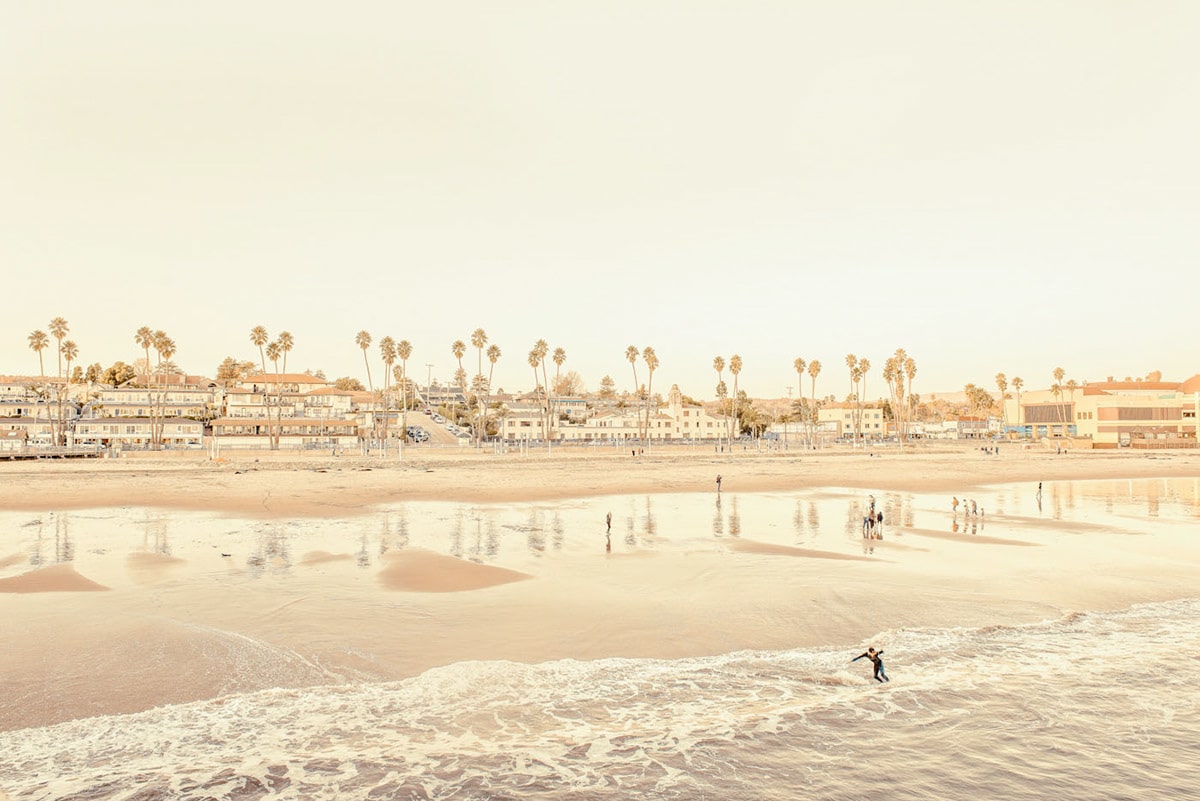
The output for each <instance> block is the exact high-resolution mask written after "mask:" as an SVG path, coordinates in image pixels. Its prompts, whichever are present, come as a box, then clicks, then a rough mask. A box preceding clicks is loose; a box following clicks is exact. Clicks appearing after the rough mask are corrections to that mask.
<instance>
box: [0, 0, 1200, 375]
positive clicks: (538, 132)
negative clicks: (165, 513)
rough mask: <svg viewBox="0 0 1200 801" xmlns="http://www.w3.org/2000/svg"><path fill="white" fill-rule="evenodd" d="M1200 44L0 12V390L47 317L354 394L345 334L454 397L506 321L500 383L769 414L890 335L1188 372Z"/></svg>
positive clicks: (127, 342) (650, 9)
mask: <svg viewBox="0 0 1200 801" xmlns="http://www.w3.org/2000/svg"><path fill="white" fill-rule="evenodd" d="M1198 41H1200V3H1196V2H1102V1H1099V0H1079V1H1078V2H1046V0H1037V2H991V3H985V2H961V0H946V2H858V3H854V2H828V1H827V0H820V1H815V0H814V1H813V2H803V1H801V0H795V1H794V2H702V1H701V0H688V1H687V2H653V1H652V0H636V2H621V1H618V0H607V1H606V2H571V0H558V1H557V2H521V1H520V0H514V2H504V3H496V2H470V3H469V2H459V3H404V2H358V3H355V2H343V3H303V2H253V3H246V2H205V3H183V2H162V0H145V1H144V2H136V1H134V0H128V1H124V2H113V3H95V2H60V3H50V2H45V3H29V2H18V1H17V0H0V181H2V185H3V189H2V190H0V263H2V264H3V272H4V278H3V280H2V281H0V287H2V289H0V297H3V299H4V304H3V311H2V312H0V373H24V374H29V373H34V374H36V372H37V358H36V356H35V354H34V353H33V352H32V351H30V350H29V348H28V346H27V341H26V337H27V336H28V334H29V333H30V332H31V331H32V330H33V329H35V328H43V329H44V328H45V327H46V324H47V322H48V321H49V320H50V319H51V318H52V317H55V316H62V317H65V318H67V319H68V320H69V322H70V323H71V334H70V336H71V338H72V339H74V340H75V341H76V342H77V343H78V345H79V349H80V361H81V362H82V363H83V364H85V365H86V364H88V363H90V362H93V361H100V362H102V363H103V364H104V365H105V366H107V365H109V364H111V363H112V362H113V361H115V360H118V359H122V360H125V361H132V360H133V359H135V358H137V357H138V356H139V355H140V351H139V350H138V349H137V347H136V346H135V344H134V342H133V333H134V331H135V330H136V329H137V328H138V327H140V326H142V325H149V326H150V327H151V328H161V329H164V330H166V331H167V333H169V334H170V335H171V336H172V337H173V338H174V339H175V341H176V343H177V344H178V347H179V352H178V354H177V356H176V361H178V362H179V363H180V364H181V366H183V367H184V368H185V369H187V370H188V371H189V372H192V373H201V374H208V375H212V374H213V373H214V372H215V370H216V366H217V364H218V363H219V362H220V361H221V359H223V358H224V357H225V356H228V355H232V356H236V357H239V358H247V359H248V358H257V351H256V349H255V348H254V347H253V346H252V345H251V344H250V341H249V330H250V328H251V327H253V326H254V325H257V324H262V325H264V326H266V327H267V329H268V330H269V332H270V333H271V334H272V335H275V334H277V333H278V332H279V331H281V330H284V329H286V330H289V331H291V332H292V334H293V335H294V337H295V340H296V347H295V349H294V350H293V351H292V353H291V355H290V356H289V361H288V367H289V370H293V371H299V370H303V369H305V368H311V369H314V370H315V369H323V370H324V371H325V372H326V374H327V375H328V376H329V377H330V378H331V379H332V378H334V377H337V376H341V375H353V376H355V377H358V378H360V379H363V380H364V381H365V378H366V373H365V370H364V368H363V359H362V351H360V350H359V349H358V347H357V346H356V345H355V344H354V335H355V333H356V332H357V331H359V330H360V329H366V330H368V331H369V332H370V333H371V334H372V335H373V337H374V338H375V340H376V341H378V340H379V339H380V338H382V337H383V336H385V335H390V336H392V337H394V338H395V339H402V338H404V339H408V340H410V341H411V342H412V344H413V346H414V354H413V357H412V359H411V360H410V374H412V375H414V376H416V377H419V380H421V381H424V380H425V376H426V375H427V373H428V372H429V370H428V369H427V368H426V366H425V365H426V364H433V367H432V374H433V376H434V377H436V378H439V379H441V380H443V381H445V380H448V379H450V378H451V376H452V374H453V371H454V369H455V363H454V360H453V357H452V356H451V354H450V344H451V342H453V341H454V340H455V339H462V340H464V341H467V342H468V344H469V337H470V333H471V331H472V330H474V329H475V328H477V327H482V328H484V329H485V330H486V331H487V333H488V335H489V337H490V339H491V341H492V342H495V343H496V344H498V345H499V346H500V347H501V349H502V350H503V354H504V355H503V356H502V358H501V360H500V362H499V364H498V365H497V370H496V383H497V385H498V386H501V387H504V388H505V389H508V390H516V389H528V388H529V387H530V386H531V385H532V377H531V375H530V374H531V370H530V369H529V367H528V364H527V361H526V359H527V354H528V352H529V350H530V348H531V347H532V345H533V343H534V341H535V340H537V339H538V338H544V339H546V340H547V341H548V342H549V344H550V347H551V348H555V347H562V348H564V349H565V350H566V351H567V356H568V359H567V363H566V365H565V369H575V370H578V371H579V372H580V373H581V374H582V375H583V377H584V380H585V382H586V383H587V386H588V388H589V389H592V390H595V389H597V388H598V385H599V382H600V379H601V377H602V376H604V375H605V374H608V375H611V376H612V377H613V378H614V380H615V381H616V383H617V387H618V388H619V389H628V388H630V387H631V385H632V376H631V371H630V367H629V364H628V362H627V361H625V358H624V352H625V348H626V346H628V345H631V344H632V345H636V346H638V348H639V349H640V348H643V347H645V346H646V345H652V346H653V347H654V348H655V350H656V351H657V353H658V356H659V358H660V360H661V366H660V368H659V371H658V372H657V374H656V376H655V387H656V388H661V389H662V390H664V391H665V390H666V389H667V388H668V387H669V386H670V384H672V383H678V384H679V385H680V387H681V389H683V391H684V392H685V393H687V394H689V395H693V396H695V397H697V398H711V397H712V396H713V387H714V385H715V383H716V375H715V373H714V372H713V370H712V367H711V365H712V360H713V357H714V356H716V355H722V356H724V357H725V358H726V359H727V360H728V358H729V357H730V356H731V355H732V354H734V353H738V354H740V355H741V356H742V358H743V360H744V362H745V367H744V369H743V372H742V375H741V378H740V385H741V387H742V388H744V389H746V390H747V391H748V392H749V393H750V394H751V395H755V396H771V397H778V396H781V395H783V394H784V393H785V388H786V387H788V386H793V387H794V386H795V383H796V381H795V378H796V377H795V373H794V371H793V370H792V362H793V360H794V359H795V358H796V357H798V356H799V357H803V358H804V359H806V360H811V359H814V358H816V359H819V360H820V361H821V362H822V363H823V365H824V370H823V372H822V374H821V377H820V378H819V379H818V384H817V391H818V394H820V395H824V394H826V393H829V392H836V393H837V394H838V395H839V396H841V395H844V394H845V393H846V391H847V389H848V387H847V384H848V378H847V371H846V366H845V356H846V354H847V353H855V354H857V355H858V356H860V357H861V356H865V357H867V358H869V359H870V360H871V362H872V364H873V368H872V372H871V374H870V376H869V377H868V381H869V382H870V383H869V385H868V395H871V396H875V395H877V394H881V393H882V390H883V382H882V379H881V377H880V372H881V370H882V367H883V362H884V360H885V359H886V358H887V357H888V355H889V354H891V352H892V351H893V350H895V349H896V348H897V347H904V348H906V349H907V351H908V353H909V354H910V355H911V356H913V357H914V358H915V359H916V362H917V365H918V371H919V372H918V375H917V380H916V385H915V387H914V389H915V390H916V391H917V392H918V393H923V394H926V395H927V394H928V393H931V392H938V391H944V392H954V391H961V389H962V387H963V385H964V384H966V383H968V382H973V383H976V384H981V385H983V386H985V387H987V388H989V389H994V383H993V376H994V375H995V374H996V373H997V372H1000V371H1003V372H1006V373H1007V374H1008V376H1009V378H1010V379H1011V378H1012V377H1013V376H1015V375H1019V376H1021V377H1022V378H1024V379H1025V382H1026V386H1027V387H1029V388H1030V389H1033V388H1037V387H1044V386H1046V385H1048V384H1049V383H1050V381H1051V379H1050V373H1051V371H1052V370H1053V369H1054V368H1055V367H1057V366H1062V367H1064V368H1065V369H1066V371H1067V375H1068V377H1070V378H1075V379H1077V380H1079V381H1083V380H1085V379H1089V380H1102V379H1103V378H1104V377H1105V376H1107V375H1116V376H1117V377H1124V376H1126V375H1133V376H1139V375H1143V374H1145V373H1146V372H1148V371H1150V370H1155V369H1157V370H1161V371H1162V372H1163V374H1164V377H1165V378H1168V379H1178V380H1182V379H1183V378H1186V377H1188V376H1190V375H1192V374H1194V373H1196V372H1200V359H1198V358H1197V353H1198V350H1197V347H1196V345H1197V339H1198V338H1200V331H1198V329H1197V325H1196V323H1195V320H1196V319H1197V315H1196V306H1197V303H1200V277H1198V276H1200V270H1197V268H1196V261H1197V259H1196V257H1197V254H1198V251H1200V245H1198V242H1197V236H1198V233H1200V226H1198V221H1200V157H1198V156H1197V148H1198V147H1200V47H1197V46H1196V43H1197V42H1198ZM46 355H47V357H48V362H47V364H48V367H49V368H50V369H51V371H53V369H54V368H53V364H54V357H53V354H52V353H51V352H49V351H47V354H46ZM370 358H371V360H372V368H371V369H372V372H373V376H374V377H375V378H376V379H377V380H378V379H379V378H380V376H381V372H382V368H381V366H380V363H379V358H378V351H377V349H376V348H375V347H374V346H372V349H371V351H370ZM465 361H466V363H467V366H468V371H469V372H474V363H475V361H474V353H473V351H471V352H470V354H469V356H468V358H467V359H466V360H465ZM485 366H486V362H485ZM551 368H553V365H551ZM551 371H552V370H551ZM638 371H639V376H638V377H639V379H640V380H642V381H644V380H645V368H644V366H643V365H642V364H641V363H640V362H639V365H638ZM727 377H728V376H727ZM871 384H873V386H871ZM807 392H808V382H807V380H806V381H805V393H806V394H807Z"/></svg>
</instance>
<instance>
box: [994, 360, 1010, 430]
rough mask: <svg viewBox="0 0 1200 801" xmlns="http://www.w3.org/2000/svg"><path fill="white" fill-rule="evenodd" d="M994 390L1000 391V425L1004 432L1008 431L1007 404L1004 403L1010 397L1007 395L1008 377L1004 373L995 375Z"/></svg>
mask: <svg viewBox="0 0 1200 801" xmlns="http://www.w3.org/2000/svg"><path fill="white" fill-rule="evenodd" d="M996 389H998V390H1000V424H1001V425H1002V426H1003V427H1004V430H1005V432H1007V431H1008V404H1007V403H1005V401H1006V400H1008V398H1009V397H1010V396H1009V394H1008V376H1006V375H1004V373H996Z"/></svg>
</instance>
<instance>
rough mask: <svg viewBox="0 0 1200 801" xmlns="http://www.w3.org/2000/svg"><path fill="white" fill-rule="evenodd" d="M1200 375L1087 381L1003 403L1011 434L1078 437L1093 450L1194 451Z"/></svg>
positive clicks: (1039, 391) (1032, 392)
mask: <svg viewBox="0 0 1200 801" xmlns="http://www.w3.org/2000/svg"><path fill="white" fill-rule="evenodd" d="M1198 404H1200V375H1195V376H1192V377H1191V378H1189V379H1188V380H1186V381H1179V382H1175V381H1114V380H1113V379H1112V378H1111V377H1110V378H1109V379H1107V380H1105V381H1095V382H1084V383H1083V384H1082V385H1080V386H1078V387H1076V388H1075V390H1074V392H1072V391H1070V390H1061V391H1060V392H1058V393H1055V392H1053V391H1052V390H1048V389H1046V390H1033V391H1029V392H1022V393H1021V401H1020V404H1019V405H1018V404H1017V402H1016V399H1015V398H1014V399H1011V400H1009V401H1007V402H1006V404H1005V413H1006V415H1007V419H1008V421H1009V430H1010V431H1014V432H1016V433H1017V434H1019V435H1021V436H1025V437H1034V438H1043V437H1047V438H1064V437H1075V438H1078V439H1079V440H1081V442H1080V443H1079V444H1083V442H1087V443H1089V444H1090V445H1091V447H1093V448H1118V447H1134V448H1179V447H1188V448H1190V447H1196V443H1197V416H1196V408H1197V405H1198Z"/></svg>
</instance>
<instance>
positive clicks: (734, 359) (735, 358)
mask: <svg viewBox="0 0 1200 801" xmlns="http://www.w3.org/2000/svg"><path fill="white" fill-rule="evenodd" d="M741 372H742V357H741V356H739V355H737V354H736V353H735V354H733V355H732V356H730V357H729V374H730V375H732V376H733V419H734V420H735V421H737V422H736V425H737V427H738V431H737V433H738V436H741V433H742V430H741V424H742V414H741V396H740V395H739V394H738V376H739V375H741ZM729 442H730V445H732V444H733V440H732V438H731V439H730V441H729Z"/></svg>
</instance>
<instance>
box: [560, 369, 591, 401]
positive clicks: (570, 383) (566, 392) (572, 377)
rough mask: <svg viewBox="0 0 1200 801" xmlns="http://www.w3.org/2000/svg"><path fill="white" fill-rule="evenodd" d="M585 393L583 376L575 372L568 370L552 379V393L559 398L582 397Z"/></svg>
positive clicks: (585, 387)
mask: <svg viewBox="0 0 1200 801" xmlns="http://www.w3.org/2000/svg"><path fill="white" fill-rule="evenodd" d="M586 392H587V386H586V385H585V384H584V382H583V376H581V375H580V374H579V373H578V372H577V371H575V370H568V371H567V372H565V373H563V374H562V375H561V376H558V377H556V378H555V379H554V393H555V394H556V395H558V396H559V397H563V396H572V395H583V394H585V393H586Z"/></svg>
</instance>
